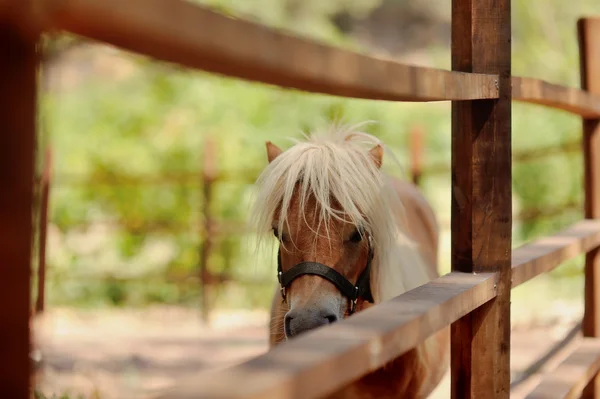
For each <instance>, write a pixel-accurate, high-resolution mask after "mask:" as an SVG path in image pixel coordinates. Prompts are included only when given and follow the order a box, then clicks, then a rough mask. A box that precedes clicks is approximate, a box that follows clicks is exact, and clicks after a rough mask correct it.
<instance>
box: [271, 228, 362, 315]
mask: <svg viewBox="0 0 600 399" xmlns="http://www.w3.org/2000/svg"><path fill="white" fill-rule="evenodd" d="M368 245H369V255H368V256H369V257H368V259H367V265H366V266H365V270H363V271H362V273H361V274H360V276H358V279H357V280H356V284H352V283H351V282H350V281H348V279H346V277H344V276H343V275H341V274H340V273H339V272H337V271H336V270H334V269H332V268H331V267H329V266H326V265H324V264H322V263H317V262H302V263H298V264H297V265H295V266H293V267H292V268H291V269H290V270H288V271H287V272H285V273H284V272H283V269H282V267H281V248H279V252H278V253H277V279H278V280H279V285H280V287H281V297H282V298H283V300H284V301H285V300H286V292H285V289H286V288H287V287H288V286H289V285H290V284H291V283H292V281H294V280H295V279H297V278H298V277H300V276H302V275H304V274H313V275H317V276H321V277H323V278H324V279H326V280H328V281H330V282H332V283H333V284H334V285H335V286H336V287H337V289H338V290H340V292H341V293H342V294H344V296H346V297H347V298H348V299H349V300H350V314H352V313H354V312H355V311H356V301H357V300H358V298H362V299H364V300H365V301H368V302H373V295H372V294H371V280H370V274H371V260H372V259H373V248H372V246H371V237H369V241H368Z"/></svg>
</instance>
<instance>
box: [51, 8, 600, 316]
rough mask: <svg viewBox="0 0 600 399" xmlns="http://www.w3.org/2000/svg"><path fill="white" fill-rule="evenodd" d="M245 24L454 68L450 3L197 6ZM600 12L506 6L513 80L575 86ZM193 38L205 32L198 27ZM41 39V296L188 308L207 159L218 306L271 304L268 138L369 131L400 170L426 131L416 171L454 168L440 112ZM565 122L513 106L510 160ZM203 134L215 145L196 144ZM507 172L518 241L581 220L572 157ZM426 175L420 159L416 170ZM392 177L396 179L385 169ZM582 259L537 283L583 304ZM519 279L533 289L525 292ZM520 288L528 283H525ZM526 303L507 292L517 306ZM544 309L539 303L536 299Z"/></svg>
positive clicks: (445, 247)
mask: <svg viewBox="0 0 600 399" xmlns="http://www.w3.org/2000/svg"><path fill="white" fill-rule="evenodd" d="M197 2H198V3H201V4H204V5H207V6H209V7H212V8H213V9H216V10H218V11H219V12H223V13H226V14H228V15H231V16H235V17H242V18H246V19H249V20H252V21H255V22H259V23H262V24H265V25H267V26H270V27H275V28H279V29H283V30H285V31H287V32H291V33H293V34H297V35H302V36H306V37H311V38H313V39H316V40H319V41H322V42H326V43H329V44H332V45H335V46H340V47H344V48H349V49H354V50H357V51H362V52H367V53H374V54H384V55H386V56H392V57H395V58H397V59H398V60H401V61H403V62H408V63H414V64H417V65H424V66H433V67H439V68H445V69H449V68H450V50H449V49H450V2H449V1H441V0H418V1H417V0H404V1H402V0H396V1H394V0H329V1H326V2H325V1H322V0H201V1H197ZM585 15H600V3H599V2H597V1H596V0H579V1H572V2H570V3H569V4H568V5H567V4H565V3H564V2H563V1H560V0H527V1H518V0H516V1H513V74H514V75H519V76H531V77H536V78H541V79H545V80H548V81H550V82H553V83H560V84H564V85H569V86H578V85H579V59H578V45H577V36H576V21H577V19H578V18H579V17H581V16H585ZM199 29H202V27H199ZM47 39H48V40H47V42H46V48H47V57H46V61H45V64H44V68H43V70H42V75H41V77H42V79H43V82H44V85H43V92H42V93H41V106H42V113H41V128H42V140H41V147H40V148H42V149H43V148H45V147H46V146H49V147H50V148H51V149H52V154H53V174H52V183H51V184H52V187H51V197H50V211H49V221H50V224H49V228H48V258H47V265H48V275H47V285H48V304H49V305H50V306H53V305H69V306H105V305H106V306H144V305H147V304H150V303H167V304H181V305H186V306H198V304H199V301H200V298H201V293H202V290H203V287H202V286H201V285H200V284H199V278H198V276H199V271H198V270H199V264H200V262H201V253H202V252H201V251H202V245H203V243H204V242H205V238H206V236H207V234H206V231H205V229H204V226H205V220H204V219H205V217H206V216H207V213H206V212H204V211H203V208H204V203H203V202H204V195H203V189H204V187H203V186H204V182H205V179H204V178H203V165H204V163H205V161H206V160H205V159H204V158H205V153H208V154H209V155H211V156H212V157H213V158H214V167H215V168H216V173H217V179H216V180H215V182H214V184H213V185H212V188H211V190H212V193H213V201H212V202H211V204H210V206H209V208H210V209H209V212H208V214H209V215H210V217H211V218H213V219H214V220H215V226H216V227H215V229H214V230H215V231H220V234H217V233H214V232H213V234H212V235H211V236H212V238H213V239H214V245H213V250H212V251H211V254H210V257H209V259H208V262H207V264H208V269H209V271H210V272H211V273H213V274H217V275H218V274H220V273H224V274H226V275H228V276H230V277H231V278H232V280H231V281H229V282H226V283H224V284H219V285H215V286H213V287H211V288H210V292H207V293H208V297H209V298H211V302H212V305H213V306H217V307H226V308H231V307H238V308H239V307H266V306H267V305H268V304H269V301H270V297H271V295H272V293H273V289H274V283H275V272H274V270H275V269H274V267H275V266H274V254H273V253H271V252H269V251H266V252H267V253H261V254H260V256H258V257H257V256H255V254H254V252H253V248H252V246H251V238H252V237H249V236H248V235H247V234H245V222H246V220H247V216H248V215H247V211H248V204H249V200H250V198H251V195H252V190H253V186H252V182H253V180H254V179H255V178H256V176H257V174H258V173H259V172H260V170H261V169H262V168H263V167H264V166H265V164H266V159H265V151H264V141H265V140H273V141H274V142H276V143H277V144H278V145H281V146H283V147H285V146H287V145H289V141H287V137H296V136H298V135H299V133H300V132H301V131H303V130H304V131H305V130H310V129H312V128H315V127H318V126H322V125H323V124H324V123H327V122H328V121H330V120H332V119H340V118H341V119H342V120H344V121H346V122H348V123H354V122H361V121H364V120H373V121H376V122H377V123H376V124H373V125H370V126H369V127H368V128H367V129H368V131H369V132H370V133H373V134H375V135H377V136H379V137H381V138H382V139H383V140H384V141H385V142H386V143H387V144H388V145H389V146H390V147H391V148H392V150H393V151H394V152H395V153H396V155H397V156H398V157H399V158H400V159H401V160H402V161H403V163H404V164H405V170H404V175H405V176H406V177H407V178H408V177H410V174H409V173H408V172H409V156H410V154H409V145H408V143H409V133H410V132H411V130H412V129H415V128H420V129H422V130H423V132H424V133H425V147H424V148H425V153H424V162H425V165H428V164H432V165H433V164H436V165H440V164H442V165H444V164H445V165H446V166H447V167H449V165H450V104H448V103H431V104H413V103H387V102H377V101H363V100H346V99H341V98H336V97H330V96H323V95H314V94H304V93H300V92H297V91H293V90H286V89H281V88H278V87H272V86H266V85H260V84H254V83H248V82H245V81H240V80H234V79H229V78H224V77H220V76H216V75H210V74H207V73H203V72H198V71H187V70H183V69H182V68H179V67H177V66H173V65H168V64H163V63H157V62H153V61H151V60H148V59H146V58H144V57H140V56H137V55H133V54H130V53H127V52H124V51H120V50H118V49H115V48H113V47H109V46H104V45H101V44H98V43H91V42H84V41H81V40H80V39H79V38H76V37H64V36H53V37H48V38H47ZM580 136H581V122H580V119H579V118H578V117H576V116H572V115H569V114H566V113H563V112H560V111H552V110H548V109H544V108H542V107H538V106H533V105H525V104H519V103H515V104H514V106H513V148H514V152H519V153H520V152H524V151H525V152H527V151H529V150H535V149H539V148H550V147H552V148H554V147H556V146H559V147H560V146H563V145H565V144H566V145H571V147H573V143H575V146H577V141H578V140H579V139H580ZM207 140H211V141H210V142H208V143H209V144H210V143H212V145H214V150H209V151H205V150H206V148H205V146H206V145H207ZM543 152H548V156H547V157H543V158H537V157H535V158H533V159H529V160H526V161H523V162H519V163H517V164H515V166H514V168H513V180H514V183H513V193H514V204H515V206H514V208H515V214H518V213H522V214H533V215H537V214H542V217H536V218H535V219H532V218H529V219H528V220H526V221H523V222H519V223H515V231H514V237H515V246H516V245H519V244H520V243H522V242H524V241H526V240H530V239H532V238H534V237H537V236H539V235H542V234H547V233H549V232H553V231H556V230H558V229H559V228H562V227H564V226H566V225H568V224H570V223H572V222H574V221H576V220H577V219H579V218H581V217H582V212H581V211H580V209H581V206H582V198H583V197H582V159H581V154H580V153H579V152H577V151H570V152H564V151H557V152H556V153H553V154H550V152H551V151H543ZM426 168H427V167H425V169H426ZM389 172H390V173H393V174H395V175H398V176H400V175H402V173H403V171H398V170H389ZM449 186H450V174H449V172H443V173H437V174H435V175H433V174H431V175H427V174H425V175H424V176H423V180H422V187H423V190H424V192H425V194H426V195H427V197H428V198H429V200H430V201H431V202H432V204H433V205H434V206H435V208H436V211H437V212H438V217H439V219H440V223H441V224H442V226H443V227H444V233H443V242H442V248H441V251H442V252H441V257H442V263H443V264H442V268H443V270H444V271H447V270H449V264H448V259H449V232H448V223H447V222H448V221H449V219H450V191H449ZM581 270H582V262H581V259H577V260H576V261H573V262H570V263H569V264H568V265H566V266H563V267H561V268H560V269H558V270H557V271H555V272H554V273H552V274H551V275H550V276H548V277H547V280H546V283H545V284H546V285H544V286H543V287H542V286H540V287H538V289H541V290H544V291H545V293H543V294H540V295H537V294H536V295H535V296H536V297H537V298H543V297H544V296H543V295H549V296H555V295H557V294H558V293H559V291H560V293H561V294H569V293H571V294H573V295H575V296H577V295H580V294H581V286H582V285H581ZM526 287H529V285H527V286H526ZM526 289H529V288H526ZM518 295H520V294H519V293H517V294H516V298H517V299H518V297H519V296H518ZM540 300H541V299H540Z"/></svg>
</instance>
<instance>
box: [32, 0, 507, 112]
mask: <svg viewBox="0 0 600 399" xmlns="http://www.w3.org/2000/svg"><path fill="white" fill-rule="evenodd" d="M45 3H46V4H48V6H47V7H46V9H45V11H44V12H40V14H42V16H41V17H40V18H39V21H42V23H43V25H44V26H45V27H46V28H54V29H64V30H67V31H70V32H73V33H76V34H79V35H83V36H86V37H89V38H92V39H97V40H101V41H104V42H107V43H110V44H113V45H117V46H119V47H122V48H125V49H128V50H132V51H135V52H138V53H141V54H145V55H149V56H151V57H154V58H157V59H160V60H164V61H169V62H176V63H179V64H181V65H184V66H187V67H191V68H198V69H203V70H205V71H210V72H216V73H219V74H224V75H227V76H232V77H238V78H243V79H249V80H252V81H257V82H263V83H270V84H276V85H280V86H286V87H291V88H296V89H302V90H305V91H310V92H318V93H325V94H332V95H338V96H346V97H356V98H367V99H378V100H403V101H435V100H458V99H462V100H468V99H477V98H496V97H497V96H498V90H497V88H496V86H495V84H494V81H495V80H496V77H495V76H491V75H482V74H476V75H469V74H465V73H460V72H452V71H445V70H438V69H432V68H421V67H416V66H410V65H404V64H400V63H397V62H394V61H391V60H386V59H381V58H377V57H374V56H367V55H362V54H358V53H355V52H351V51H347V50H343V49H339V48H335V47H331V46H327V45H324V44H319V43H317V42H315V41H311V40H307V39H302V38H298V37H294V36H290V35H286V34H283V33H280V32H276V31H275V30H272V29H268V28H265V27H264V26H261V25H258V24H254V23H251V22H247V21H243V20H239V19H233V18H228V17H226V16H223V15H220V14H217V13H215V12H212V11H210V10H208V9H206V8H202V7H200V6H197V5H194V4H192V3H190V2H187V1H182V0H128V1H121V0H104V1H96V0H66V1H62V0H61V1H55V0H47V1H46V2H45ZM36 4H37V3H36ZM39 8H40V7H39V5H38V6H37V8H36V10H39Z"/></svg>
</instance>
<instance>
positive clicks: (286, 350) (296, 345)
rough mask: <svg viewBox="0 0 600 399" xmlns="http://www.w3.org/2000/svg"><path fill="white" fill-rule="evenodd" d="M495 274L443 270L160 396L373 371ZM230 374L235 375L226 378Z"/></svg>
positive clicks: (316, 393) (285, 389) (293, 386)
mask: <svg viewBox="0 0 600 399" xmlns="http://www.w3.org/2000/svg"><path fill="white" fill-rule="evenodd" d="M495 284H496V276H495V275H494V274H477V275H473V274H464V273H450V274H447V275H445V276H442V277H440V278H438V279H435V280H433V281H432V282H430V283H428V284H425V285H423V286H421V287H418V288H416V289H414V290H412V291H410V292H407V293H405V294H403V295H400V296H398V297H397V298H395V299H392V300H391V301H387V302H384V303H381V304H378V305H377V306H375V307H372V308H370V309H367V310H365V311H363V312H360V313H357V314H356V315H354V316H352V317H351V318H349V319H347V320H344V321H342V322H339V323H334V324H332V325H330V326H327V327H324V328H320V329H318V330H315V331H313V332H309V333H306V334H305V335H304V336H300V337H298V338H296V339H294V340H291V341H289V342H287V343H285V344H283V345H281V346H278V347H276V348H275V349H273V350H271V351H269V352H267V353H266V354H264V355H262V356H259V357H256V358H254V359H251V360H249V361H247V362H245V363H242V364H240V365H237V366H234V367H231V368H228V369H225V370H218V371H215V372H207V373H202V374H200V375H198V376H194V377H193V378H190V379H189V380H186V381H182V382H180V383H178V384H177V387H175V388H173V389H172V390H170V391H168V392H165V393H163V394H161V395H160V396H159V397H160V398H163V399H165V398H174V399H175V398H177V399H187V398H211V399H218V398H260V399H269V398H278V399H286V398H303V399H305V398H306V399H310V398H318V397H321V396H323V395H326V394H327V393H330V392H332V391H334V390H335V389H336V388H339V387H341V386H343V385H345V384H346V383H348V382H350V381H353V380H355V379H356V378H358V377H360V376H362V375H365V374H367V373H368V372H370V371H373V370H375V369H377V368H379V367H381V366H382V365H384V364H385V363H387V362H388V361H390V360H392V359H394V358H396V357H398V356H399V355H401V354H403V353H404V352H406V351H407V350H409V349H411V348H413V347H414V346H415V345H417V344H418V343H419V342H421V341H422V340H423V339H425V338H426V337H428V336H430V335H431V334H433V333H435V332H437V331H439V330H440V329H441V328H443V327H444V326H448V325H449V324H450V323H451V322H453V321H455V320H457V319H458V318H460V317H462V316H464V315H465V314H467V313H468V312H470V311H471V310H473V309H475V308H477V307H479V306H481V305H483V304H484V303H486V302H487V301H489V300H490V299H492V298H493V297H494V296H495V288H494V287H495ZM233 381H235V383H232V382H233Z"/></svg>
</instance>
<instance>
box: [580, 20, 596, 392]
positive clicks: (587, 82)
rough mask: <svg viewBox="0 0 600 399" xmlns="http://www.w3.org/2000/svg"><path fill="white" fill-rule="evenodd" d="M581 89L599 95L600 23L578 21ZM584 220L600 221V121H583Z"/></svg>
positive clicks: (591, 281)
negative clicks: (599, 219)
mask: <svg viewBox="0 0 600 399" xmlns="http://www.w3.org/2000/svg"><path fill="white" fill-rule="evenodd" d="M577 28H578V33H579V45H580V51H579V54H580V58H581V62H580V66H581V87H582V88H583V89H584V90H587V91H589V92H590V93H592V94H597V95H600V19H582V20H579V21H578V25H577ZM583 159H584V189H585V210H584V211H585V217H586V218H587V219H598V218H600V117H598V116H596V118H595V119H590V118H588V119H584V120H583ZM582 329H583V335H584V336H586V337H600V251H599V250H598V249H596V250H594V251H591V252H589V253H588V254H587V255H586V259H585V310H584V316H583V324H582ZM584 397H585V398H596V399H598V398H600V378H595V379H594V381H593V382H591V383H590V385H589V386H588V387H587V388H586V390H585V392H584Z"/></svg>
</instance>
